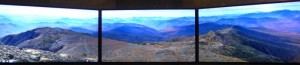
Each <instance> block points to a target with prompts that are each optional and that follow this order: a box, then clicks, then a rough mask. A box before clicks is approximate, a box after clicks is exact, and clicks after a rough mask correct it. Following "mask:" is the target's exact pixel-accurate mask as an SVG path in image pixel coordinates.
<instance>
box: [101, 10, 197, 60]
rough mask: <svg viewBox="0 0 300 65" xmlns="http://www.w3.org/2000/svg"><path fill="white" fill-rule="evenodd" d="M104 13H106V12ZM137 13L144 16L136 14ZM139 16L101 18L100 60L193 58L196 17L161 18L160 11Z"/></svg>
mask: <svg viewBox="0 0 300 65" xmlns="http://www.w3.org/2000/svg"><path fill="white" fill-rule="evenodd" d="M140 12H144V11H140ZM155 12H159V10H155ZM170 12H173V11H170ZM175 12H176V10H175ZM145 13H147V11H145ZM103 14H106V13H105V11H104V12H103ZM122 14H123V13H122ZM171 14H174V13H171ZM124 15H125V14H124ZM126 15H128V14H126ZM140 15H145V16H141V17H138V16H140ZM140 15H136V16H133V17H126V18H121V17H118V16H114V18H109V17H105V16H104V17H103V19H102V51H101V52H102V60H103V62H193V61H195V21H194V20H195V17H191V16H193V15H191V16H178V17H177V16H176V17H163V16H160V15H159V14H155V15H157V16H147V15H151V14H144V13H140ZM129 16H130V15H129Z"/></svg>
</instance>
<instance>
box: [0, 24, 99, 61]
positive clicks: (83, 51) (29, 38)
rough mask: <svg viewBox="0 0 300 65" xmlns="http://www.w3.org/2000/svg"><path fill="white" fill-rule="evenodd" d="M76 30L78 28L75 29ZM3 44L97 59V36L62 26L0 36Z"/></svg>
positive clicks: (0, 41)
mask: <svg viewBox="0 0 300 65" xmlns="http://www.w3.org/2000/svg"><path fill="white" fill-rule="evenodd" d="M77 30H78V29H77ZM0 43H3V44H4V45H10V46H17V47H20V48H31V49H40V50H44V51H51V52H55V53H59V54H67V55H70V56H76V57H81V58H96V59H98V37H97V36H93V35H90V34H86V33H81V32H76V31H72V30H67V29H62V28H50V27H44V28H36V29H33V30H29V31H26V32H22V33H20V34H14V35H7V36H4V37H2V38H0Z"/></svg>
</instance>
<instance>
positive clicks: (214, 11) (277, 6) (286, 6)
mask: <svg viewBox="0 0 300 65" xmlns="http://www.w3.org/2000/svg"><path fill="white" fill-rule="evenodd" d="M299 3H300V2H287V3H273V4H258V5H245V6H232V7H220V8H207V9H199V14H198V16H199V17H208V16H222V15H242V14H248V13H255V12H272V11H277V10H300V8H299V7H295V6H300V4H299Z"/></svg>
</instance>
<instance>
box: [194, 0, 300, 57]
mask: <svg viewBox="0 0 300 65" xmlns="http://www.w3.org/2000/svg"><path fill="white" fill-rule="evenodd" d="M299 3H300V2H286V3H273V4H259V5H247V6H233V7H221V8H208V9H199V35H200V36H199V41H200V43H199V61H200V62H275V63H277V62H278V63H294V62H300V59H299V58H300V55H299V52H300V7H299V6H300V4H299Z"/></svg>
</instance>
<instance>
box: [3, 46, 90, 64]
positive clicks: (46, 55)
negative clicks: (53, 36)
mask: <svg viewBox="0 0 300 65" xmlns="http://www.w3.org/2000/svg"><path fill="white" fill-rule="evenodd" d="M87 61H88V60H87V59H82V58H78V57H73V56H65V55H63V54H58V53H53V52H49V51H43V50H36V49H29V48H19V47H15V46H7V45H0V62H7V63H18V62H87Z"/></svg>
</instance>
